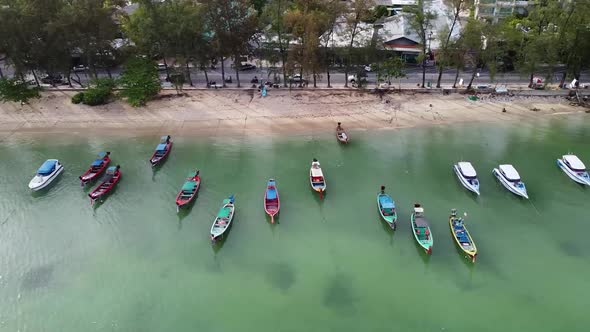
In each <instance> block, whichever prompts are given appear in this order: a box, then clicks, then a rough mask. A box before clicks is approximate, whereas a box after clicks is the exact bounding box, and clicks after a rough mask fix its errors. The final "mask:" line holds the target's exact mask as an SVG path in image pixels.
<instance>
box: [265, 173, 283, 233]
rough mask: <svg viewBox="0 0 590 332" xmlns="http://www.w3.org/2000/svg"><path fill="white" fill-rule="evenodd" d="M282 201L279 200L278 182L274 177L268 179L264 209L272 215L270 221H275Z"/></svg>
mask: <svg viewBox="0 0 590 332" xmlns="http://www.w3.org/2000/svg"><path fill="white" fill-rule="evenodd" d="M280 208H281V201H280V200H279V190H278V189H277V182H276V181H275V180H274V179H270V180H268V183H267V184H266V191H265V192H264V211H266V214H268V216H269V217H270V222H271V223H273V224H274V223H275V216H276V215H277V213H279V210H280Z"/></svg>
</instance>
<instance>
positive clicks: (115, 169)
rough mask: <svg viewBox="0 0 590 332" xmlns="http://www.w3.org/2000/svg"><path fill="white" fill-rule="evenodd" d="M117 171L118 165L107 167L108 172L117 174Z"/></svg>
mask: <svg viewBox="0 0 590 332" xmlns="http://www.w3.org/2000/svg"><path fill="white" fill-rule="evenodd" d="M116 171H117V166H111V167H109V168H107V174H115V172H116Z"/></svg>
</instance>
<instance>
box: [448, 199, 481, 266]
mask: <svg viewBox="0 0 590 332" xmlns="http://www.w3.org/2000/svg"><path fill="white" fill-rule="evenodd" d="M449 226H450V227H451V234H452V235H453V238H454V239H455V243H457V246H458V247H459V249H461V250H462V251H463V252H464V253H465V254H466V255H467V257H469V259H471V261H472V262H473V263H475V258H476V257H477V247H476V246H475V242H473V239H472V238H471V235H470V234H469V232H468V231H467V228H466V227H465V225H464V222H463V218H460V217H457V210H455V209H452V210H451V216H450V217H449Z"/></svg>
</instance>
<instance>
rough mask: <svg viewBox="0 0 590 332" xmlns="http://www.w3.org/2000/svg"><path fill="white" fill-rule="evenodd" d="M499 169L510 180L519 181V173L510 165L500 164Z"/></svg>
mask: <svg viewBox="0 0 590 332" xmlns="http://www.w3.org/2000/svg"><path fill="white" fill-rule="evenodd" d="M500 171H501V172H502V174H503V175H504V176H505V177H506V178H507V179H508V180H510V181H520V174H518V172H517V171H516V169H515V168H514V166H512V165H500Z"/></svg>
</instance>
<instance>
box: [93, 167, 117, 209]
mask: <svg viewBox="0 0 590 332" xmlns="http://www.w3.org/2000/svg"><path fill="white" fill-rule="evenodd" d="M120 168H121V167H120V166H119V165H117V166H111V167H109V168H108V169H107V173H106V176H105V178H104V180H103V181H102V182H101V183H100V184H99V185H98V187H96V188H94V190H92V191H91V192H90V193H89V194H88V197H90V203H91V204H94V202H96V200H98V199H101V198H102V197H103V196H105V195H106V194H108V193H109V192H110V191H111V190H113V188H114V187H115V185H116V184H117V182H119V180H120V179H121V171H120V170H119V169H120Z"/></svg>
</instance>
